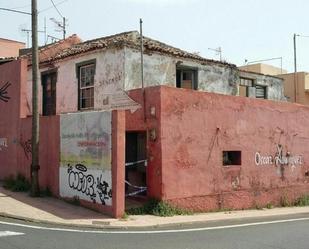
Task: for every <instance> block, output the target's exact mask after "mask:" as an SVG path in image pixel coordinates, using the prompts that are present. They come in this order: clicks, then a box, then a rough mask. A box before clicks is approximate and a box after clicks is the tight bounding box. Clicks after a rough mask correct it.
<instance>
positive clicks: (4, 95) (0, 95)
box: [0, 82, 11, 102]
mask: <svg viewBox="0 0 309 249" xmlns="http://www.w3.org/2000/svg"><path fill="white" fill-rule="evenodd" d="M10 85H11V83H9V82H6V83H4V85H3V86H0V100H2V101H4V102H8V101H9V99H10V98H11V97H9V96H8V91H7V89H8V88H9V86H10Z"/></svg>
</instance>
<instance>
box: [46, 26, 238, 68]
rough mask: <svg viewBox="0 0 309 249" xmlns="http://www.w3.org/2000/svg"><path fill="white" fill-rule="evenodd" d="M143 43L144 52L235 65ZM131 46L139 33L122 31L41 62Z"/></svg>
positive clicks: (136, 45)
mask: <svg viewBox="0 0 309 249" xmlns="http://www.w3.org/2000/svg"><path fill="white" fill-rule="evenodd" d="M143 38H144V40H143V43H144V51H145V52H157V53H161V54H167V55H170V56H175V57H180V58H188V59H193V60H198V61H200V62H205V63H210V62H211V63H216V64H224V65H229V66H233V67H236V66H235V65H233V64H229V63H226V62H220V61H215V60H210V59H206V58H203V57H201V56H199V55H197V54H194V53H189V52H186V51H184V50H181V49H179V48H175V47H172V46H170V45H167V44H165V43H162V42H159V41H157V40H154V39H151V38H148V37H143ZM123 46H127V47H131V48H135V49H139V48H140V35H139V33H138V32H137V31H129V32H124V33H120V34H116V35H112V36H106V37H102V38H98V39H94V40H89V41H85V42H83V43H79V44H76V45H73V46H72V47H69V48H67V49H64V50H63V51H61V52H59V53H57V54H56V55H55V56H52V57H50V58H47V59H46V60H45V61H42V62H52V61H54V60H61V59H63V58H66V57H69V56H74V55H78V54H82V53H86V52H89V51H95V50H100V49H106V48H112V47H123Z"/></svg>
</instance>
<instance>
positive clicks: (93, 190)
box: [59, 112, 112, 205]
mask: <svg viewBox="0 0 309 249" xmlns="http://www.w3.org/2000/svg"><path fill="white" fill-rule="evenodd" d="M60 127H61V142H60V144H61V154H60V169H59V171H60V174H59V176H60V177H59V178H60V186H59V187H60V196H62V197H69V198H70V197H78V198H79V199H83V200H87V201H91V202H93V203H101V204H102V205H111V203H112V190H111V187H112V183H111V182H112V181H111V112H83V113H74V114H63V115H61V117H60Z"/></svg>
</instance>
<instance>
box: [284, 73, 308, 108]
mask: <svg viewBox="0 0 309 249" xmlns="http://www.w3.org/2000/svg"><path fill="white" fill-rule="evenodd" d="M278 76H279V77H281V78H282V79H284V94H285V96H286V97H287V99H288V101H289V102H296V103H299V104H303V105H309V73H308V72H297V73H296V74H294V73H287V74H281V75H278ZM295 85H296V88H295ZM295 94H296V97H295Z"/></svg>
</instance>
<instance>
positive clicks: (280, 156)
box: [255, 144, 303, 166]
mask: <svg viewBox="0 0 309 249" xmlns="http://www.w3.org/2000/svg"><path fill="white" fill-rule="evenodd" d="M276 149H277V151H276V154H275V156H272V155H261V153H259V152H256V153H255V164H256V165H261V166H263V165H264V166H267V165H276V166H280V165H292V166H297V165H302V164H303V157H302V156H301V155H292V154H291V152H289V151H287V152H286V153H284V151H283V148H282V145H280V144H277V148H276Z"/></svg>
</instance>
